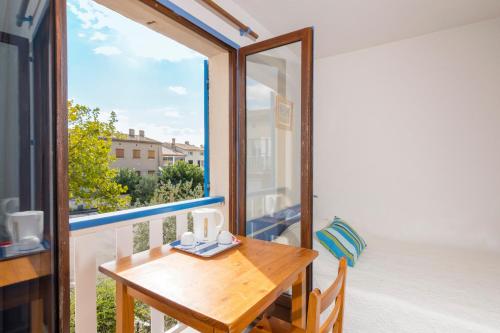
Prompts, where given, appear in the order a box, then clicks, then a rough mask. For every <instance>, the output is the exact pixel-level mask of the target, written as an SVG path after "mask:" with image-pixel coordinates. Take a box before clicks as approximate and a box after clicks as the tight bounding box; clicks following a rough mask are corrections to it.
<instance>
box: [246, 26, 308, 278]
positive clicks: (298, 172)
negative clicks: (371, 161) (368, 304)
mask: <svg viewBox="0 0 500 333" xmlns="http://www.w3.org/2000/svg"><path fill="white" fill-rule="evenodd" d="M311 73H312V29H311V28H306V29H302V30H299V31H296V32H292V33H289V34H286V35H283V36H279V37H276V38H273V39H270V40H266V41H263V42H259V43H255V44H252V45H250V46H246V47H243V48H241V49H240V50H239V84H240V85H239V89H240V91H239V93H240V107H239V114H238V116H239V142H240V146H239V155H238V156H239V163H238V179H239V184H238V186H239V190H238V193H239V198H238V199H239V200H238V224H239V233H240V234H243V235H246V236H247V237H252V238H256V239H261V240H264V241H270V242H278V243H283V244H288V245H293V246H301V247H307V248H310V247H311V224H312V103H311V98H312V96H311V95H312V75H311ZM309 280H310V279H309Z"/></svg>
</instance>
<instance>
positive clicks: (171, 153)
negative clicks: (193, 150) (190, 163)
mask: <svg viewBox="0 0 500 333" xmlns="http://www.w3.org/2000/svg"><path fill="white" fill-rule="evenodd" d="M161 150H162V165H163V166H167V165H172V164H174V163H175V162H178V161H185V160H186V154H183V153H180V152H177V151H175V150H173V149H171V148H167V147H165V146H163V145H162V147H161Z"/></svg>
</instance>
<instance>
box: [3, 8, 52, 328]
mask: <svg viewBox="0 0 500 333" xmlns="http://www.w3.org/2000/svg"><path fill="white" fill-rule="evenodd" d="M51 17H52V16H51V14H50V3H49V1H44V0H35V1H4V2H2V4H1V5H0V22H1V23H0V332H55V331H56V329H57V322H56V320H57V315H58V314H57V309H58V307H57V298H56V295H57V271H58V270H57V268H56V261H57V255H56V252H55V249H56V244H55V239H56V237H55V235H56V231H55V230H57V229H56V227H55V224H56V222H55V221H56V218H55V215H56V210H55V203H54V198H55V194H54V187H55V175H54V170H55V168H54V165H55V152H54V149H53V148H54V147H55V141H54V137H55V135H54V133H55V132H54V127H53V126H52V125H53V123H54V121H53V114H54V112H53V110H54V107H53V98H52V96H53V90H52V89H51V87H52V82H53V69H54V67H53V64H52V61H51V59H52V56H53V54H52V52H53V48H52V46H53V41H52V37H51V36H52V35H51V31H52V29H51Z"/></svg>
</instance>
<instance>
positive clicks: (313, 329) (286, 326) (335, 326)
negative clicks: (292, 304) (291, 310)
mask: <svg viewBox="0 0 500 333" xmlns="http://www.w3.org/2000/svg"><path fill="white" fill-rule="evenodd" d="M346 275H347V263H346V260H345V258H342V259H341V260H340V263H339V270H338V275H337V278H336V279H335V282H333V284H332V285H331V286H330V287H329V288H328V289H327V290H326V291H325V292H324V293H322V292H321V291H320V290H319V289H317V288H316V289H314V290H313V291H311V293H310V294H309V307H308V310H307V324H306V329H302V328H299V327H296V326H293V325H292V324H290V323H289V322H286V321H283V320H281V319H278V318H276V317H272V316H269V315H264V318H263V319H262V320H261V321H260V322H258V323H257V324H256V325H255V327H254V328H253V329H252V330H251V331H250V332H251V333H270V332H273V333H276V332H277V333H284V332H293V333H327V332H329V331H332V332H333V333H341V332H342V320H343V318H344V300H345V296H344V295H345V293H344V292H345V280H346ZM333 302H335V305H334V306H333V308H332V310H331V312H330V314H329V315H328V317H327V318H326V320H325V322H324V323H323V324H320V315H321V313H323V311H325V310H326V309H327V308H328V307H330V305H332V303H333Z"/></svg>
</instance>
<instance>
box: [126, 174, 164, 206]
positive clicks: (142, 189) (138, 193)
mask: <svg viewBox="0 0 500 333" xmlns="http://www.w3.org/2000/svg"><path fill="white" fill-rule="evenodd" d="M157 185H158V179H157V178H156V177H155V176H144V177H141V179H139V183H138V184H137V186H136V187H135V190H134V193H133V195H132V197H133V198H135V200H134V202H144V203H147V202H150V201H151V199H152V198H153V195H154V193H155V190H156V187H157Z"/></svg>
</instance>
